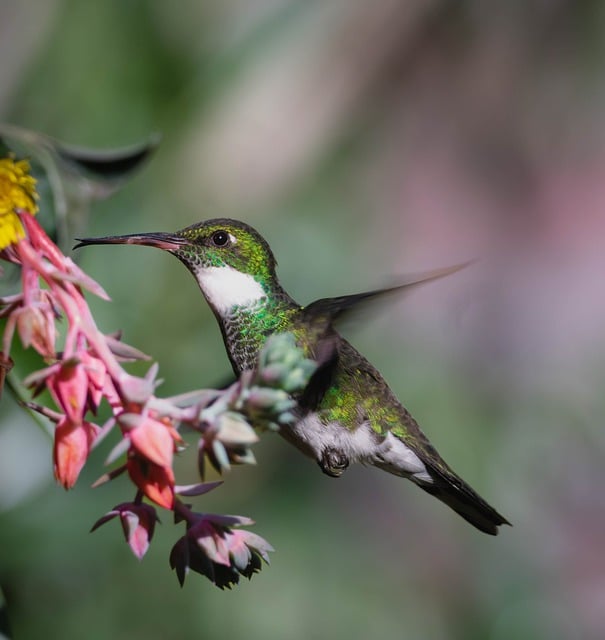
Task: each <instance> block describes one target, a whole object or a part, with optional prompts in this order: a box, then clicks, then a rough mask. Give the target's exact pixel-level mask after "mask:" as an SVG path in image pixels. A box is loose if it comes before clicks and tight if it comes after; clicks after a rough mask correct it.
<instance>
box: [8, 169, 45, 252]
mask: <svg viewBox="0 0 605 640" xmlns="http://www.w3.org/2000/svg"><path fill="white" fill-rule="evenodd" d="M29 172H30V166H29V162H27V160H18V161H15V160H14V159H13V158H0V250H2V249H4V248H5V247H8V246H9V245H10V244H14V243H16V242H18V241H19V240H21V239H22V238H24V237H25V230H24V229H23V225H22V224H21V220H19V216H18V215H17V210H19V209H23V210H25V211H28V212H29V213H31V214H34V213H36V211H38V205H36V200H37V199H38V194H37V193H36V179H35V178H34V177H33V176H32V175H31V174H30V173H29Z"/></svg>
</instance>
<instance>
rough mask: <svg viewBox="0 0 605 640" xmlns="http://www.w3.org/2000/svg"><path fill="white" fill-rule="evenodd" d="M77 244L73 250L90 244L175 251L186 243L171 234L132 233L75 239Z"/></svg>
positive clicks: (183, 239) (184, 240)
mask: <svg viewBox="0 0 605 640" xmlns="http://www.w3.org/2000/svg"><path fill="white" fill-rule="evenodd" d="M76 240H77V241H78V244H77V245H76V246H75V247H74V249H80V248H81V247H87V246H89V245H92V244H140V245H142V246H145V247H157V248H158V249H164V250H165V251H176V250H177V249H178V248H179V247H181V246H183V245H184V244H186V243H187V240H186V239H185V238H181V237H180V236H176V235H174V234H171V233H162V232H158V233H132V234H129V235H126V236H105V237H102V238H76Z"/></svg>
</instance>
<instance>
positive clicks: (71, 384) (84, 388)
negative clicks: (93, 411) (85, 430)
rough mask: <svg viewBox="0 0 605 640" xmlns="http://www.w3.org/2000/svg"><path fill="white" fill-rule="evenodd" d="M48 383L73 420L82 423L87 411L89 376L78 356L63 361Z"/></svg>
mask: <svg viewBox="0 0 605 640" xmlns="http://www.w3.org/2000/svg"><path fill="white" fill-rule="evenodd" d="M46 385H47V386H48V389H49V391H50V393H51V395H52V397H53V400H54V401H55V402H56V403H57V406H59V407H61V409H63V411H64V412H65V415H66V416H67V417H68V418H69V420H70V421H71V422H74V423H80V422H82V420H83V419H84V413H85V412H86V398H87V396H88V376H87V375H86V371H85V369H84V367H83V365H82V363H81V361H80V360H79V359H78V358H72V359H71V360H67V361H64V362H62V363H61V366H60V367H59V368H58V369H57V370H56V371H55V372H53V373H51V374H50V375H49V376H48V378H47V380H46Z"/></svg>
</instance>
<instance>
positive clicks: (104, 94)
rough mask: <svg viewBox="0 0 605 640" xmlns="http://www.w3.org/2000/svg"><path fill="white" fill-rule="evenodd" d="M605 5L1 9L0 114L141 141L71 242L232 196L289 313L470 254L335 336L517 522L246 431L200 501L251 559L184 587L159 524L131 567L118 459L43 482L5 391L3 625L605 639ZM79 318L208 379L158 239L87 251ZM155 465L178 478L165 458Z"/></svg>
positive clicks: (91, 634) (220, 207)
mask: <svg viewBox="0 0 605 640" xmlns="http://www.w3.org/2000/svg"><path fill="white" fill-rule="evenodd" d="M604 36H605V4H603V3H600V2H574V1H571V0H556V1H553V2H537V1H536V2H532V1H529V2H509V3H503V2H498V1H496V0H488V1H483V2H482V1H479V0H477V1H476V2H470V1H469V2H447V1H441V2H439V1H433V2H400V1H399V0H380V1H378V2H364V1H362V0H330V1H326V2H320V1H315V2H313V1H308V2H304V1H296V0H227V1H223V0H195V1H194V0H181V1H180V2H170V3H169V2H165V1H162V0H147V1H143V0H105V1H104V2H78V1H76V0H46V1H45V2H41V1H39V0H38V1H36V0H27V1H22V2H10V1H9V0H0V52H1V59H2V60H3V63H2V65H0V119H2V120H4V121H8V122H13V123H15V124H18V125H21V126H24V127H28V128H31V129H34V130H38V131H43V132H45V133H47V134H49V135H53V136H56V137H58V138H60V139H62V140H65V141H67V142H71V143H73V144H79V145H88V146H98V147H115V146H120V145H124V144H129V143H133V142H137V141H139V140H142V139H145V138H146V137H147V136H149V134H151V133H153V132H162V134H163V142H162V144H161V146H160V148H159V150H158V152H157V153H156V155H155V156H154V158H153V160H152V161H151V162H150V163H149V165H148V166H147V167H146V168H145V169H144V170H143V171H142V172H141V173H139V174H138V175H137V176H136V178H135V179H134V180H133V181H132V182H130V183H129V184H128V185H127V186H126V187H125V188H124V189H123V190H122V191H121V192H120V193H119V194H117V195H116V196H114V197H113V198H111V199H110V200H108V201H105V202H103V203H100V204H96V205H95V206H94V208H93V211H92V215H91V219H90V225H89V228H88V233H89V235H106V234H116V233H131V232H139V231H156V230H174V229H177V228H180V227H183V226H186V225H189V224H192V223H194V222H196V221H198V220H201V219H204V218H209V217H217V216H229V217H235V218H240V219H243V220H245V221H246V222H248V223H250V224H252V225H253V226H255V227H257V228H258V229H259V230H260V231H261V232H262V233H263V235H265V237H266V238H267V239H268V241H269V242H270V244H271V246H272V247H273V249H274V251H275V253H276V255H277V258H278V261H279V263H280V275H281V278H282V281H283V283H284V286H285V287H286V288H287V289H288V290H289V291H290V293H291V294H292V295H293V296H294V297H295V298H297V299H298V300H300V301H301V302H303V303H304V302H308V301H310V300H312V299H314V298H319V297H324V296H328V295H336V294H341V293H350V292H355V291H360V290H363V289H364V288H366V287H375V286H381V285H384V284H387V283H391V282H392V281H393V279H394V278H396V276H397V275H400V274H405V273H408V272H413V271H418V270H423V269H428V268H432V267H437V266H444V265H448V264H450V263H453V262H457V261H461V260H465V259H468V258H470V257H479V258H480V261H479V262H478V263H476V264H475V265H474V266H472V267H471V268H469V269H467V270H466V271H465V272H464V273H462V274H458V275H456V276H453V277H451V278H449V279H446V280H444V281H441V282H439V283H435V284H433V285H431V286H429V287H426V288H425V289H423V290H422V291H420V292H418V293H414V294H413V295H412V296H409V297H407V298H406V299H405V300H403V301H401V302H395V303H393V304H389V305H387V306H383V307H381V308H379V309H377V310H376V313H375V314H374V315H368V316H367V317H366V318H365V319H364V321H363V322H362V323H361V324H360V325H357V326H355V327H351V328H349V329H347V332H346V334H347V336H348V337H349V338H350V339H351V340H352V341H353V343H354V344H355V345H356V346H357V347H358V348H359V349H360V350H361V351H362V352H363V353H364V354H365V355H367V356H368V357H369V358H370V360H372V361H373V362H374V363H375V364H376V365H377V366H378V367H379V368H380V369H381V371H382V372H383V373H384V374H385V376H386V378H387V380H388V381H389V382H390V383H391V385H392V387H393V388H394V390H395V391H396V393H397V394H398V396H399V397H400V398H401V399H402V400H403V401H404V403H405V404H406V406H407V407H408V408H409V409H410V411H411V412H412V413H413V414H414V415H415V416H416V418H417V419H418V421H419V422H420V424H421V425H422V426H423V428H424V430H425V431H426V433H427V434H428V435H429V436H430V438H431V439H432V441H433V442H434V443H435V444H436V446H437V447H438V448H439V450H440V451H441V453H442V454H443V456H444V457H445V458H446V460H448V462H449V463H450V464H451V465H452V466H453V467H454V468H455V469H456V470H457V471H458V472H460V474H461V475H462V476H463V477H464V478H465V479H466V480H467V481H469V482H470V483H471V484H472V485H473V486H474V487H475V488H476V489H477V490H478V491H479V493H481V494H482V495H484V496H485V497H486V498H487V499H488V500H489V501H490V502H491V503H493V504H494V506H495V507H496V508H497V509H498V510H499V511H501V512H502V513H503V514H504V515H505V516H506V517H507V518H509V519H510V521H511V522H512V523H513V524H514V527H513V528H512V529H508V528H506V529H504V530H503V531H502V532H501V535H500V536H499V537H498V538H495V539H494V538H490V537H488V536H484V535H482V534H480V533H479V532H477V531H475V530H474V529H472V528H471V527H470V526H468V525H467V524H466V523H464V522H463V521H462V520H461V519H460V518H458V517H457V516H456V515H455V514H453V513H451V512H450V511H449V510H447V509H446V508H445V507H444V506H443V505H441V504H440V503H438V502H437V501H435V500H433V499H432V498H430V497H429V496H427V495H426V494H424V493H422V492H421V491H419V490H418V489H416V488H415V487H413V486H412V485H411V484H410V483H407V482H404V481H402V480H400V479H397V478H395V477H390V476H387V475H386V474H383V473H380V472H378V471H375V470H373V469H364V468H352V469H350V470H348V471H347V473H346V474H345V475H344V476H343V478H341V479H340V480H332V479H329V478H327V477H325V476H323V475H322V474H321V473H320V471H319V470H318V469H317V468H316V466H315V465H314V464H313V463H312V462H310V461H308V460H306V459H304V458H302V457H301V456H300V455H299V454H298V452H296V451H295V450H293V449H291V448H289V446H288V445H287V444H286V443H285V442H283V441H281V440H280V439H279V438H278V437H277V436H275V435H271V434H268V435H267V436H265V437H264V438H263V440H262V442H261V443H260V444H259V445H258V446H257V448H256V454H257V459H258V463H259V464H258V466H257V467H250V468H241V469H236V470H235V471H234V472H232V473H231V474H230V475H229V477H228V478H227V482H226V483H225V485H224V486H223V487H222V488H221V489H219V490H217V491H216V492H214V493H212V494H211V495H209V496H207V497H204V498H200V499H198V501H197V504H198V506H199V508H200V509H203V510H208V511H218V512H223V513H238V514H242V515H249V516H251V517H253V518H254V519H255V520H256V521H257V524H256V527H255V531H257V532H258V533H259V534H261V535H263V536H265V537H266V538H267V539H268V540H269V541H270V542H271V543H272V544H273V545H274V546H275V547H276V549H277V552H276V553H275V554H273V556H272V565H271V567H270V568H267V569H265V570H264V571H263V572H262V573H261V574H260V575H258V576H256V577H255V578H254V579H253V581H252V582H251V583H248V582H247V581H246V582H245V583H242V584H241V585H240V586H239V587H237V588H235V589H234V590H233V591H232V592H221V591H219V590H217V589H215V588H214V587H213V586H212V585H211V584H210V583H209V582H208V581H206V580H205V579H203V578H201V577H199V576H196V575H191V576H189V579H188V580H187V583H186V584H185V587H184V589H182V590H181V589H180V588H179V586H178V582H177V580H176V577H175V576H174V575H173V574H172V572H171V571H170V569H169V566H168V551H169V549H170V547H171V545H172V544H173V543H174V541H175V540H176V538H177V537H178V536H179V535H180V529H179V530H177V529H176V528H175V527H174V526H173V525H172V524H171V523H170V519H169V518H168V517H166V516H164V517H163V524H162V526H161V527H160V528H159V531H158V532H157V534H156V536H157V537H156V539H155V541H154V543H153V544H152V547H151V550H150V552H149V553H148V555H147V557H145V559H144V560H143V562H142V563H140V564H139V563H138V562H137V561H136V560H135V559H134V558H133V557H132V555H131V554H130V551H129V549H128V547H127V546H126V545H125V544H124V542H123V540H122V537H121V532H120V531H119V527H118V526H117V524H110V525H107V526H106V527H103V528H102V529H101V530H99V531H98V532H95V533H94V534H92V535H90V534H89V533H88V530H89V528H90V526H91V525H92V523H93V522H94V521H95V520H96V519H97V517H99V516H100V515H101V514H103V513H104V512H105V511H107V510H108V509H110V508H111V507H112V506H113V505H114V504H116V503H117V502H120V501H123V500H126V499H129V498H130V489H129V487H128V486H127V484H126V482H125V481H124V482H122V481H120V480H118V481H116V482H115V483H112V485H111V486H104V487H102V488H99V489H97V490H94V491H93V490H92V489H90V483H91V482H92V481H93V480H94V479H95V478H96V477H98V476H99V475H100V473H101V470H102V462H103V459H104V455H105V453H106V451H100V452H96V453H95V455H94V456H93V458H92V459H91V460H90V461H89V463H88V465H87V468H86V470H85V472H84V474H83V476H82V477H81V479H80V481H79V483H78V486H77V488H76V489H75V490H74V491H72V492H70V493H68V494H66V493H65V492H63V491H62V490H60V489H59V488H58V487H57V486H55V485H54V484H53V482H52V470H51V461H50V457H51V448H50V442H49V440H48V438H47V437H46V436H45V435H44V434H43V433H42V432H41V431H40V430H38V429H37V427H36V426H35V424H34V423H33V422H32V421H31V419H30V418H29V417H28V416H27V415H26V414H24V413H23V412H21V411H20V410H19V409H18V408H16V407H15V405H14V403H12V401H11V399H10V398H8V397H6V396H5V397H3V398H2V402H1V404H0V419H1V421H0V459H1V464H0V584H1V586H2V589H3V590H4V595H5V598H6V601H7V602H8V613H9V617H10V621H11V625H12V628H13V635H14V637H15V638H20V639H29V638H36V639H37V638H50V637H56V638H70V639H71V638H87V639H89V640H96V639H97V638H98V639H101V638H114V639H116V640H117V639H122V638H123V639H126V638H128V639H129V640H133V639H137V638H165V637H172V638H184V639H188V638H198V637H204V638H208V639H209V640H212V639H214V638H247V639H248V640H256V639H263V640H271V639H280V640H289V639H293V640H294V639H299V638H300V639H303V638H304V639H323V638H370V637H371V638H402V639H407V638H414V639H415V638H422V639H423V640H437V639H451V638H455V639H464V640H468V639H471V640H472V639H477V640H479V639H484V638H490V639H494V640H501V639H505V638H506V639H508V638H521V639H524V638H528V639H542V638H544V639H546V638H548V639H559V638H561V639H563V638H565V639H567V638H582V639H592V638H595V639H597V638H603V637H605V554H604V553H603V551H604V549H605V496H604V493H603V486H604V485H605V464H604V449H605V438H604V436H603V415H604V411H605V400H604V399H603V384H602V381H603V375H604V373H605V342H604V340H603V336H602V333H603V332H602V327H603V323H604V320H605V297H604V296H603V286H602V280H603V277H602V274H603V270H604V268H605V252H604V251H603V248H604V247H603V245H604V240H603V238H604V237H605V216H604V215H603V211H604V208H605V179H604V176H605V144H604V143H605V140H604V134H605V115H604V114H605V73H604V68H605V65H604V55H605V45H604V43H605V37H604ZM80 260H81V264H82V266H83V267H84V269H85V270H86V271H87V272H88V273H89V274H90V275H91V276H93V277H94V278H96V279H97V280H98V281H99V282H100V283H101V284H102V285H103V286H104V287H105V288H106V289H107V291H108V292H109V294H110V295H111V296H112V298H113V304H107V303H103V302H100V301H96V300H93V301H91V303H92V305H93V308H94V310H95V313H96V317H97V320H98V322H99V324H100V326H101V327H102V328H103V329H104V330H106V331H112V330H115V329H118V328H122V329H124V337H125V340H126V341H127V342H129V343H131V344H134V345H136V346H137V347H139V348H140V349H142V350H144V351H146V352H147V353H150V354H151V355H152V356H153V357H154V358H155V359H157V360H159V362H160V365H161V373H162V375H163V377H164V378H165V384H164V386H163V387H162V392H163V393H165V394H170V393H176V392H182V391H185V390H188V389H193V388H198V387H202V386H215V385H217V384H219V383H221V382H222V381H223V379H224V378H225V376H226V375H227V374H228V373H229V365H228V362H227V358H226V356H225V353H224V349H223V346H222V342H221V340H220V334H219V331H218V328H217V327H216V325H215V322H214V318H213V317H212V314H211V312H210V311H209V309H208V308H207V306H206V305H205V303H204V301H203V299H202V297H201V295H200V294H199V292H198V290H197V288H196V285H195V283H194V281H193V279H192V278H191V277H190V276H189V275H188V274H187V273H186V271H185V270H184V269H183V267H182V266H181V265H180V264H178V262H177V261H176V260H174V259H172V258H171V257H169V256H167V255H164V254H162V253H161V252H159V251H151V250H148V249H141V248H137V247H93V248H90V249H87V250H85V251H83V252H82V254H81V255H80ZM179 473H180V474H181V478H180V479H181V482H183V483H184V482H187V481H193V463H192V461H191V460H190V458H187V457H186V458H185V460H184V461H183V465H182V468H181V469H180V470H179Z"/></svg>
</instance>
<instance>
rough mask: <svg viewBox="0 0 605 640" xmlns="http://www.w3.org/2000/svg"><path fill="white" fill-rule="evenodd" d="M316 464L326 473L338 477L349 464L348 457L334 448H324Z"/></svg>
mask: <svg viewBox="0 0 605 640" xmlns="http://www.w3.org/2000/svg"><path fill="white" fill-rule="evenodd" d="M317 464H318V465H319V466H320V467H321V470H322V471H323V472H324V473H325V474H326V475H328V476H332V478H339V477H340V476H341V475H342V474H343V473H344V471H345V469H346V468H347V467H348V466H349V459H348V458H347V456H345V455H344V453H341V452H340V451H337V450H336V449H326V450H325V451H324V452H323V453H322V455H321V458H319V460H318V461H317Z"/></svg>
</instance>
